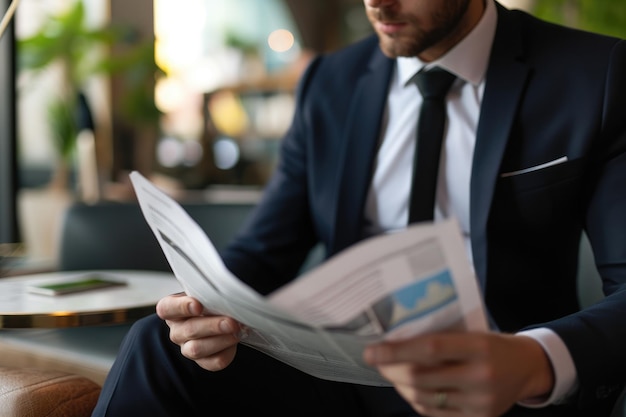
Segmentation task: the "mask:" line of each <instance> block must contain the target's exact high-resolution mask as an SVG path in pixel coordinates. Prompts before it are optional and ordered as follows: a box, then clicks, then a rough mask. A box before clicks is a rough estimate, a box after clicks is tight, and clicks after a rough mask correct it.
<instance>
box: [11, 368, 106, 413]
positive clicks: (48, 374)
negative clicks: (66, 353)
mask: <svg viewBox="0 0 626 417" xmlns="http://www.w3.org/2000/svg"><path fill="white" fill-rule="evenodd" d="M99 394H100V386H99V385H98V384H96V383H95V382H93V381H91V380H89V379H87V378H85V377H82V376H78V375H74V374H68V373H65V372H59V371H50V370H40V369H24V368H8V367H0V416H3V417H12V416H15V417H44V416H45V417H83V416H84V417H89V416H90V415H91V412H92V410H93V408H94V407H95V405H96V401H97V400H98V395H99Z"/></svg>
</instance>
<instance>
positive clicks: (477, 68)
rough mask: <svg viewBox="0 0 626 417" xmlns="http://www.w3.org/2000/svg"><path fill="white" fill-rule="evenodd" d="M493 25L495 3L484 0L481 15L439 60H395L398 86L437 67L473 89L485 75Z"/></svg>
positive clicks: (403, 58)
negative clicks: (463, 36) (465, 34)
mask: <svg viewBox="0 0 626 417" xmlns="http://www.w3.org/2000/svg"><path fill="white" fill-rule="evenodd" d="M497 23H498V14H497V11H496V6H495V3H494V2H493V0H487V2H486V8H485V12H484V13H483V16H482V17H481V18H480V21H479V22H478V24H477V25H476V27H474V29H472V31H471V32H470V33H469V34H468V35H467V36H466V37H465V38H463V39H462V40H461V41H460V42H459V43H458V44H456V45H455V46H454V47H453V48H452V49H450V50H449V51H448V52H446V53H445V54H444V55H443V56H441V57H440V58H439V59H437V60H435V61H433V62H428V63H426V62H423V61H422V60H420V59H419V58H417V57H410V58H409V57H398V58H397V59H396V60H397V63H398V65H397V71H398V73H397V76H398V80H399V81H400V83H401V85H407V84H408V83H409V82H410V81H411V79H412V78H413V76H414V75H415V74H416V73H417V72H419V71H421V70H422V69H423V68H431V67H434V66H438V67H442V68H444V69H446V70H448V71H449V72H451V73H453V74H454V75H456V76H457V77H458V78H461V79H463V80H464V81H466V82H468V83H470V84H472V85H473V86H475V87H477V86H478V85H479V84H480V83H481V82H482V80H483V79H484V78H485V73H486V72H487V65H488V62H489V54H490V52H491V46H492V44H493V39H494V36H495V33H496V25H497Z"/></svg>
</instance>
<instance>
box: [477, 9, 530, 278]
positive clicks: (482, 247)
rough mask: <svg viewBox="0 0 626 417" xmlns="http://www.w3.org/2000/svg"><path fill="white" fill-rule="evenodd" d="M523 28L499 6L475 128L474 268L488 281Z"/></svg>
mask: <svg viewBox="0 0 626 417" xmlns="http://www.w3.org/2000/svg"><path fill="white" fill-rule="evenodd" d="M521 33H522V30H521V28H520V27H519V22H518V21H517V20H515V19H514V18H513V16H512V14H511V13H510V12H507V11H506V10H505V9H504V8H502V7H501V6H499V5H498V26H497V29H496V35H495V40H494V44H493V48H492V52H491V58H490V62H489V69H488V71H487V75H486V84H485V92H484V95H483V102H482V107H481V112H480V120H479V122H478V129H477V133H476V147H475V150H474V160H473V164H472V179H471V184H470V223H471V236H472V252H473V258H474V268H475V269H476V274H477V276H478V280H479V282H480V284H481V286H482V287H483V289H484V288H485V285H486V274H487V222H488V218H489V214H490V208H491V203H492V200H493V195H494V191H495V186H496V181H497V179H498V176H499V170H500V163H501V161H502V157H503V155H504V151H505V149H506V145H507V141H508V138H509V135H510V132H511V128H512V125H513V121H514V118H515V114H516V113H517V108H518V106H519V104H520V100H521V95H522V92H523V91H524V88H525V85H526V82H527V79H528V74H529V68H528V66H527V65H526V64H525V63H524V62H523V53H522V52H523V45H522V39H521Z"/></svg>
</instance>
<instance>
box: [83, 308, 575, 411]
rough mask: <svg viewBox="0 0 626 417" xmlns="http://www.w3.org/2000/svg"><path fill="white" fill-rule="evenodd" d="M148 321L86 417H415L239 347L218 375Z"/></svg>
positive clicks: (373, 390)
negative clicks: (92, 409) (241, 416)
mask: <svg viewBox="0 0 626 417" xmlns="http://www.w3.org/2000/svg"><path fill="white" fill-rule="evenodd" d="M168 332H169V328H168V327H167V325H166V324H165V323H164V322H163V321H162V320H160V319H159V318H158V317H157V316H156V315H153V316H149V317H147V318H145V319H142V320H139V321H138V322H137V323H135V325H134V326H133V327H132V328H131V330H130V332H129V333H128V335H127V336H126V338H125V339H124V342H123V343H122V346H121V348H120V352H119V355H118V358H117V360H116V361H115V364H114V365H113V368H112V369H111V372H110V373H109V375H108V377H107V380H106V381H105V384H104V386H103V389H102V393H101V396H100V399H99V401H98V405H97V406H96V409H95V411H94V413H93V416H94V417H103V416H110V417H127V416H128V417H137V416H151V417H159V416H163V417H165V416H169V417H174V416H176V417H178V416H185V417H192V416H203V417H206V416H231V415H272V416H324V417H329V416H342V417H350V416H354V417H357V416H372V417H374V416H376V417H377V416H381V417H382V416H388V417H391V416H411V415H412V416H415V415H416V414H415V413H414V412H412V411H411V408H410V407H409V406H408V405H407V404H406V403H405V402H404V401H403V400H402V399H401V398H400V396H399V395H397V393H396V392H395V390H394V389H392V388H378V387H365V386H358V385H352V384H345V383H338V382H331V381H325V380H321V379H318V378H315V377H311V376H309V375H307V374H304V373H302V372H300V371H298V370H296V369H294V368H291V367H290V366H287V365H284V364H283V363H281V362H278V361H276V360H274V359H272V358H270V357H269V356H266V355H264V354H262V353H259V352H257V351H256V350H254V349H250V348H248V347H246V346H243V345H240V346H239V347H238V352H237V355H236V357H235V360H234V361H233V363H231V365H230V366H229V367H228V368H226V369H225V370H222V371H219V372H209V371H206V370H204V369H202V368H200V367H199V366H198V365H196V363H195V362H193V361H190V360H188V359H186V358H184V357H183V356H182V355H181V354H180V350H179V348H178V346H177V345H175V344H174V343H172V342H171V341H170V340H169V333H168ZM561 415H563V416H567V417H572V416H574V415H575V414H572V413H571V410H570V412H569V413H561V412H560V411H559V410H556V409H544V410H527V409H521V408H515V409H514V410H512V411H511V413H509V414H507V417H552V416H561Z"/></svg>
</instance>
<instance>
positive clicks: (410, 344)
mask: <svg viewBox="0 0 626 417" xmlns="http://www.w3.org/2000/svg"><path fill="white" fill-rule="evenodd" d="M364 359H365V361H366V362H367V363H369V364H370V365H372V366H376V367H377V368H378V370H379V371H380V373H381V374H382V375H383V376H384V377H385V378H387V379H388V380H389V381H390V382H391V383H393V385H394V386H395V388H396V390H397V391H398V392H399V393H400V395H402V397H403V398H404V399H405V400H406V401H408V402H409V403H410V404H411V406H412V407H413V408H414V409H415V410H416V411H417V412H419V413H421V414H423V415H425V416H430V417H455V416H459V417H460V416H472V417H496V416H500V415H502V414H504V413H505V412H506V411H507V410H508V409H509V408H511V407H512V406H513V405H514V404H515V403H516V402H518V401H522V400H527V399H530V398H535V397H540V396H545V395H548V394H549V393H550V391H551V390H552V386H553V384H554V376H553V372H552V368H551V365H550V361H549V360H548V358H547V356H546V355H545V353H544V351H543V349H542V348H541V346H540V345H539V344H538V343H537V342H536V341H535V340H533V339H531V338H529V337H525V336H513V335H505V334H499V333H439V334H431V335H423V336H418V337H415V338H411V339H409V340H406V341H398V342H386V343H380V344H377V345H372V346H369V347H368V348H367V349H366V350H365V352H364Z"/></svg>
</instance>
